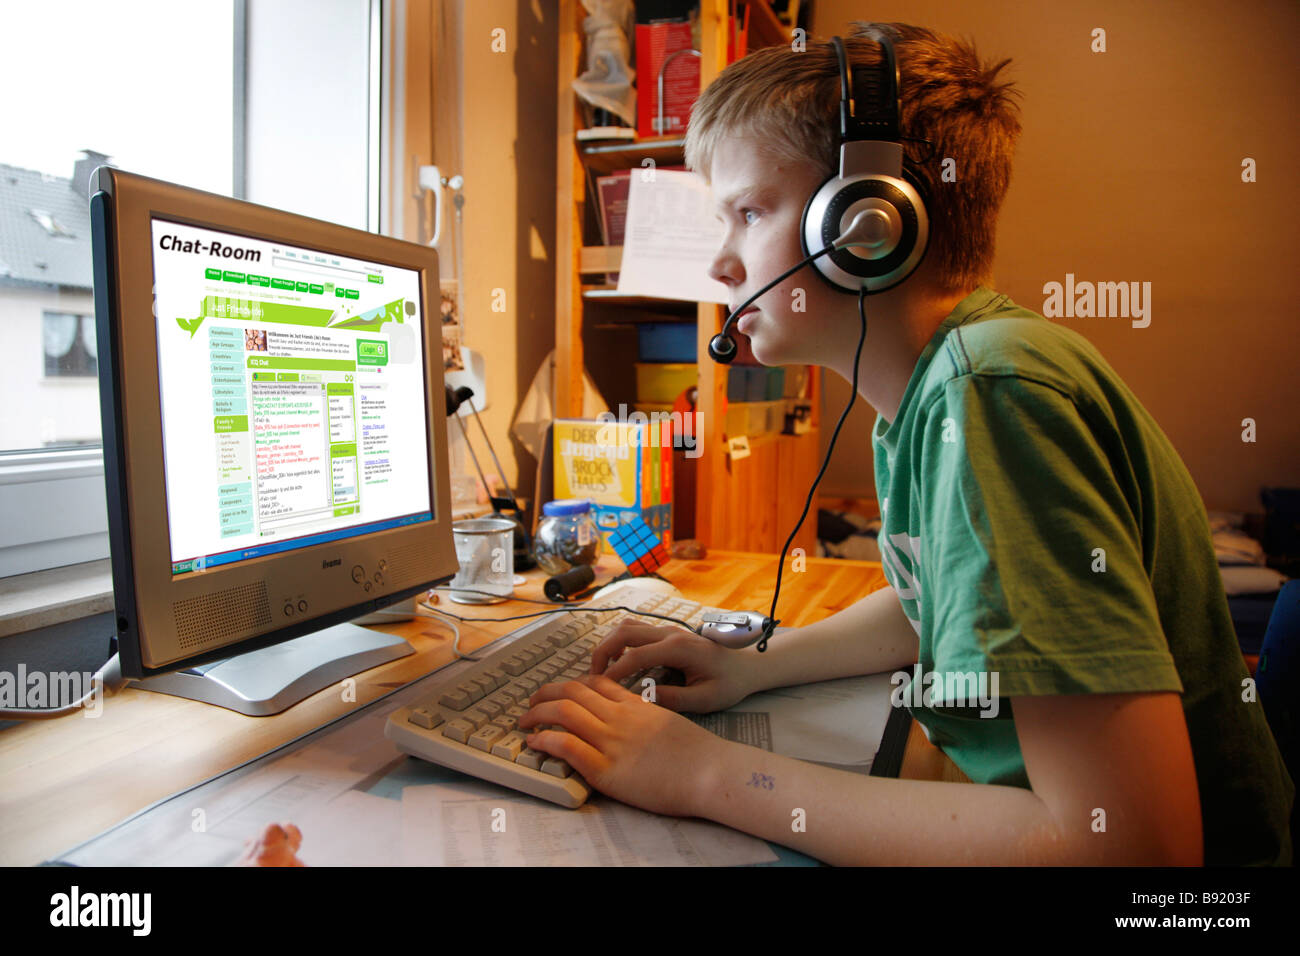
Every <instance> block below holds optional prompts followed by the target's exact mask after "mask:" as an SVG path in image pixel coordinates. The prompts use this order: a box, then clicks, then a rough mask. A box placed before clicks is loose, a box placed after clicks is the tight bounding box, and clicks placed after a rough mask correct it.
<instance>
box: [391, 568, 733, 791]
mask: <svg viewBox="0 0 1300 956" xmlns="http://www.w3.org/2000/svg"><path fill="white" fill-rule="evenodd" d="M618 605H622V606H624V607H628V608H634V609H635V611H653V612H654V613H656V614H663V615H665V616H667V617H673V618H676V619H677V620H679V621H684V622H686V623H687V624H689V625H691V626H692V627H698V626H699V623H700V620H701V618H702V616H703V614H704V612H705V611H708V610H713V609H712V608H706V607H703V606H701V605H700V604H697V603H695V602H694V601H688V600H686V599H685V598H682V597H681V596H680V595H677V594H675V593H673V594H667V593H664V589H663V588H662V586H659V587H653V588H652V587H650V586H648V585H646V584H640V583H638V582H635V581H632V582H627V583H626V584H624V585H621V586H620V587H618V588H617V590H613V591H611V592H610V593H609V594H608V595H605V596H600V597H598V598H597V599H596V601H594V602H593V603H591V604H588V605H584V606H583V607H582V608H579V609H575V610H572V611H563V612H559V613H556V614H554V615H551V616H548V617H544V618H540V619H539V620H537V621H535V622H533V623H531V624H528V625H526V626H524V627H521V628H519V629H518V630H516V631H513V632H511V633H510V634H508V635H506V637H505V638H503V640H504V641H506V642H508V643H506V644H505V646H504V647H502V648H501V649H500V650H497V651H495V652H492V653H491V654H489V655H487V656H486V657H484V658H483V659H482V660H480V661H477V662H476V663H474V665H473V666H472V667H471V668H470V669H468V670H459V671H457V673H456V674H455V676H453V677H450V678H448V679H446V680H444V681H443V682H441V683H440V684H436V685H435V686H434V687H433V689H432V691H431V692H430V693H429V695H428V696H427V697H426V698H425V699H424V700H421V701H417V702H416V703H414V704H412V705H410V706H407V707H402V708H400V709H399V710H397V711H395V712H394V713H393V714H391V715H390V716H389V718H388V724H387V726H386V727H385V729H384V734H385V736H386V737H388V739H389V740H391V741H393V743H395V744H396V745H397V748H398V749H399V750H401V751H402V752H404V753H407V754H410V755H412V756H415V757H419V758H421V759H423V760H428V761H430V762H431V763H436V764H440V765H441V766H444V767H450V768H452V769H454V770H460V771H462V772H464V773H467V774H469V775H471V776H474V777H478V778H480V779H482V780H487V781H491V782H492V783H498V784H501V785H502V786H504V787H510V788H512V789H514V790H519V791H522V792H524V793H528V794H532V795H533V796H535V797H540V798H541V799H543V800H549V801H551V802H552V803H556V804H559V805H560V806H562V807H567V808H569V809H574V808H577V807H580V806H582V804H583V803H585V802H586V800H587V797H588V796H590V794H591V787H590V786H589V785H588V784H587V782H586V781H585V780H583V779H582V777H581V776H580V775H578V774H577V773H575V772H574V770H573V768H572V767H570V766H569V765H568V764H567V763H566V762H565V761H563V760H560V759H559V758H558V757H552V756H550V755H549V754H545V753H542V752H541V751H538V750H533V749H532V748H531V747H529V746H528V745H527V744H526V743H525V738H526V737H527V733H533V732H535V729H530V730H529V731H528V732H527V733H524V732H522V731H520V730H519V729H518V720H519V718H520V717H522V716H523V715H524V713H525V712H526V711H527V710H528V707H529V704H528V701H529V698H531V697H532V695H533V694H534V693H536V691H537V689H538V688H539V687H541V686H542V685H543V684H547V683H552V682H561V681H566V680H572V679H574V678H575V677H578V676H580V675H582V674H586V673H587V672H588V670H589V669H590V665H591V651H592V648H594V647H595V646H596V645H597V644H599V643H600V642H601V641H602V640H604V638H605V636H606V635H607V634H609V633H610V632H611V631H613V630H614V628H616V627H617V626H618V624H619V622H621V621H623V620H626V619H628V618H634V617H636V614H635V612H634V613H629V612H627V611H616V610H608V611H593V610H589V608H595V607H614V606H618ZM645 620H647V621H648V622H649V623H652V624H660V625H667V624H668V622H667V621H662V620H659V619H657V618H645ZM647 676H649V677H651V678H653V679H655V680H656V681H659V682H661V683H664V682H671V676H672V675H670V674H669V673H667V672H666V671H665V669H664V668H654V669H652V670H650V671H646V672H644V673H640V674H633V675H630V676H629V677H628V678H627V679H626V680H624V681H623V686H624V687H629V688H630V687H633V686H634V685H636V686H637V687H638V688H639V686H640V682H641V681H642V680H643V679H644V678H645V677H647Z"/></svg>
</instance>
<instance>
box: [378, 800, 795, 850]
mask: <svg viewBox="0 0 1300 956" xmlns="http://www.w3.org/2000/svg"><path fill="white" fill-rule="evenodd" d="M402 844H403V847H404V849H405V851H406V853H407V855H406V856H405V857H403V862H405V863H408V864H415V863H418V864H421V865H427V866H742V865H745V864H749V863H770V862H773V861H775V860H776V859H777V856H776V854H775V853H773V852H772V850H771V848H770V847H768V845H767V844H766V843H764V842H763V841H762V840H759V839H756V838H754V837H751V836H749V835H747V834H744V833H740V832H739V831H736V830H731V829H729V828H727V827H724V826H719V825H718V824H715V823H709V822H708V821H705V820H682V819H678V818H676V817H663V816H659V815H657V814H654V813H647V812H646V811H644V810H638V809H636V808H635V807H629V806H627V805H626V804H623V803H619V802H617V801H615V800H610V799H607V798H605V797H602V796H600V795H598V794H592V797H591V799H590V800H588V801H587V803H585V804H584V805H583V806H581V807H579V808H578V809H577V810H564V809H561V808H560V807H556V806H552V805H551V804H549V803H543V802H542V801H540V800H531V799H529V798H527V797H525V796H522V795H520V794H515V793H511V792H510V791H506V790H502V789H500V788H497V787H493V786H490V785H487V784H482V783H479V782H477V781H466V782H464V783H456V784H451V785H440V784H429V785H426V786H417V787H406V788H405V789H403V791H402Z"/></svg>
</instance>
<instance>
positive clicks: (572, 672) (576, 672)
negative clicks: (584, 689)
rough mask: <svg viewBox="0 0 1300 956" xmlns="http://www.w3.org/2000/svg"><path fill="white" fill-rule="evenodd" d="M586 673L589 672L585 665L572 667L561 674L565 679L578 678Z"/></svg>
mask: <svg viewBox="0 0 1300 956" xmlns="http://www.w3.org/2000/svg"><path fill="white" fill-rule="evenodd" d="M585 673H587V668H585V667H570V668H569V669H568V670H567V671H564V672H563V673H561V674H560V676H561V677H562V678H563V679H564V680H577V679H578V678H579V677H581V676H582V675H583V674H585Z"/></svg>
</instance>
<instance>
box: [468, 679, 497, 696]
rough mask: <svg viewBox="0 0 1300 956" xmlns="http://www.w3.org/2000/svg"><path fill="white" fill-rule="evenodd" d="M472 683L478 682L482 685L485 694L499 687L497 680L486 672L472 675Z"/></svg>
mask: <svg viewBox="0 0 1300 956" xmlns="http://www.w3.org/2000/svg"><path fill="white" fill-rule="evenodd" d="M470 683H473V684H478V686H479V687H482V688H483V694H484V696H486V695H488V694H490V693H492V692H493V691H494V690H496V689H497V684H496V681H494V680H493V679H492V678H491V677H488V676H487V675H486V674H479V675H477V676H475V677H471V678H470Z"/></svg>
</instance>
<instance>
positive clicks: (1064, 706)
mask: <svg viewBox="0 0 1300 956" xmlns="http://www.w3.org/2000/svg"><path fill="white" fill-rule="evenodd" d="M1013 708H1014V711H1015V714H1016V727H1017V731H1018V733H1019V737H1020V746H1021V750H1022V752H1023V754H1024V758H1025V768H1026V770H1027V772H1028V775H1029V780H1030V783H1031V785H1032V787H1033V789H1032V790H1026V789H1022V788H1019V787H1010V786H994V785H989V784H965V783H941V782H937V781H920V780H889V779H884V778H880V777H867V776H862V775H859V774H853V773H848V772H846V771H843V770H832V769H830V768H828V767H822V766H819V765H817V764H811V763H805V762H803V761H799V760H794V759H792V758H790V757H782V756H778V755H777V754H773V753H769V752H767V751H765V750H759V749H757V748H755V747H748V746H745V745H743V744H735V743H731V742H730V741H727V740H724V739H722V738H721V737H717V736H715V735H714V734H712V733H710V732H709V731H707V730H704V729H703V728H702V727H699V726H697V725H696V724H693V723H691V722H690V721H689V720H687V719H686V718H685V717H682V716H681V715H680V714H676V713H674V712H672V711H670V710H667V709H665V708H663V707H659V706H657V705H655V704H651V703H647V702H646V701H645V700H643V699H642V697H641V696H640V695H638V694H633V693H631V692H629V691H627V690H625V689H624V688H623V687H621V686H620V685H618V684H616V683H614V682H613V681H611V680H609V679H608V678H606V677H603V676H588V677H585V678H582V679H581V680H575V681H568V682H567V683H564V684H548V685H546V686H545V687H543V688H541V689H540V690H539V691H538V692H537V693H536V694H535V695H533V698H532V707H531V709H530V710H529V711H528V713H527V714H525V715H524V716H523V717H521V718H520V720H519V726H520V728H521V729H523V730H528V729H529V728H531V727H534V726H537V725H542V724H545V725H548V729H545V730H542V731H540V732H537V733H534V734H532V735H531V736H530V737H529V738H528V744H529V746H530V747H535V748H536V749H538V750H542V751H545V752H546V753H549V754H552V755H554V756H556V757H560V758H561V759H563V760H566V761H568V763H569V764H571V765H572V766H573V768H574V769H575V770H576V771H577V772H578V773H580V774H582V775H583V776H584V777H585V778H586V779H587V780H588V782H590V783H591V784H592V785H593V786H594V787H596V788H597V789H598V790H600V791H601V792H602V793H605V794H608V795H609V796H612V797H614V798H616V799H619V800H622V801H624V802H626V803H630V804H632V805H634V806H638V807H642V808H644V809H646V810H650V811H652V812H655V813H665V814H672V815H675V816H698V817H705V818H707V819H711V820H716V821H717V822H719V823H723V824H726V825H727V826H730V827H735V828H736V829H739V830H744V831H746V832H748V833H752V834H754V835H755V836H758V837H762V838H763V839H765V840H770V841H772V842H774V843H781V844H784V845H786V846H789V847H793V848H795V849H797V850H800V851H802V852H804V853H807V854H808V855H809V856H813V857H816V858H818V859H820V860H825V861H826V862H828V863H835V864H885V865H889V864H920V865H927V864H928V865H960V864H981V865H993V864H1011V865H1017V864H1044V863H1046V864H1058V865H1060V864H1069V865H1080V864H1082V865H1089V864H1092V865H1097V864H1105V865H1111V864H1148V865H1191V866H1195V865H1199V864H1200V863H1201V862H1202V840H1201V813H1200V801H1199V797H1198V790H1197V783H1196V773H1195V769H1194V765H1193V763H1192V749H1191V743H1190V741H1189V739H1188V736H1187V725H1186V721H1185V720H1184V717H1183V710H1182V703H1181V701H1180V698H1179V695H1178V694H1175V693H1138V694H1088V695H1080V696H1056V697H1041V698H1035V697H1017V698H1014V699H1013ZM566 731H567V732H566ZM797 825H801V827H802V828H801V829H800V827H799V826H797Z"/></svg>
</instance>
